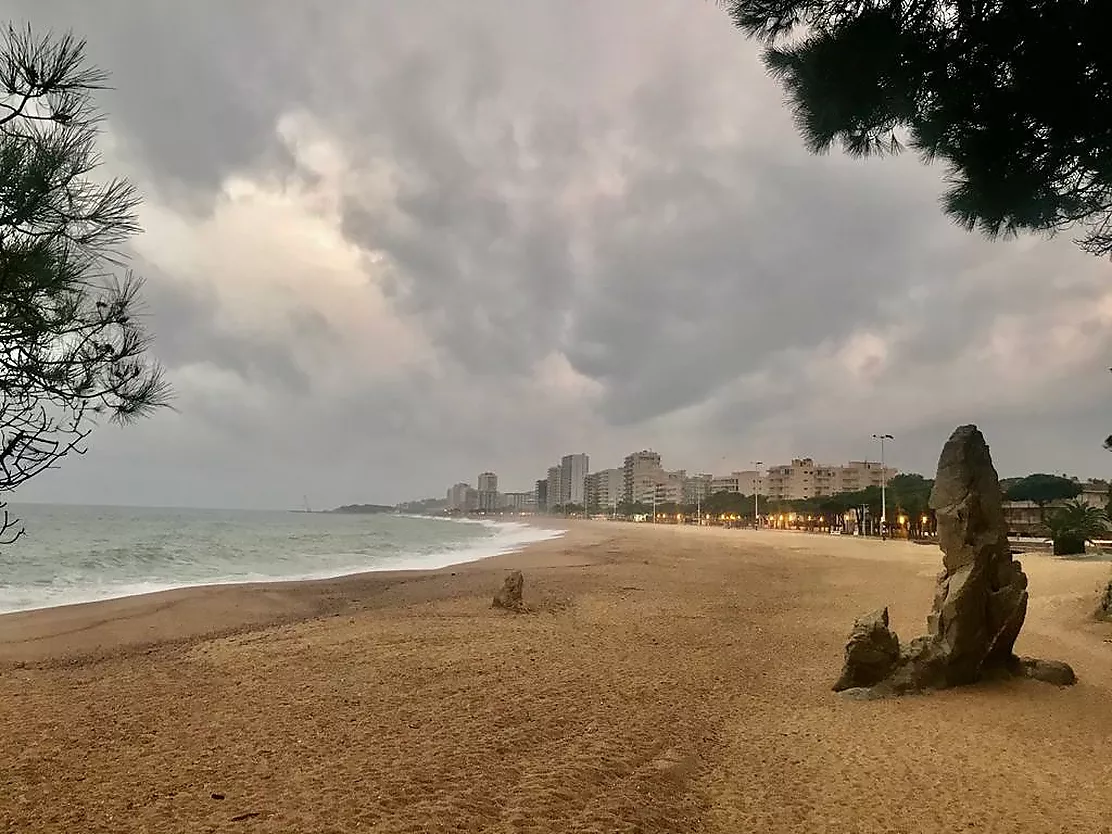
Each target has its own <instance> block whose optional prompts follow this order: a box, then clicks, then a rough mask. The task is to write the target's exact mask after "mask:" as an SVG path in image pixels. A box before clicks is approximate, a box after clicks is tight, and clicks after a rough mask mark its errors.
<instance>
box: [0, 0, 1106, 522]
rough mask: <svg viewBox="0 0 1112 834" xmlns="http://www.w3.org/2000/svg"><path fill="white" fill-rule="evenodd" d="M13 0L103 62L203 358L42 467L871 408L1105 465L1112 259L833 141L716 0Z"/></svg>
mask: <svg viewBox="0 0 1112 834" xmlns="http://www.w3.org/2000/svg"><path fill="white" fill-rule="evenodd" d="M0 7H2V8H4V9H5V10H7V11H8V13H9V15H10V16H12V17H14V18H17V19H24V20H30V21H31V22H32V23H34V24H35V25H36V26H37V27H40V28H41V27H47V26H51V27H55V28H68V27H72V28H73V29H74V30H75V31H76V32H77V33H78V34H79V35H82V36H84V37H87V38H88V39H89V43H90V52H91V55H92V57H93V58H94V59H95V60H96V61H97V62H98V63H99V64H101V65H102V66H104V67H105V68H107V69H109V70H111V71H112V73H113V83H114V86H115V88H116V89H115V91H113V92H111V93H106V94H105V96H104V99H103V104H104V107H105V109H106V110H108V111H109V113H110V121H109V126H110V129H111V132H112V135H113V137H114V138H115V139H116V140H117V143H118V144H117V147H115V148H114V149H113V150H112V152H111V154H110V157H111V159H110V162H111V163H112V164H115V165H118V166H120V167H121V169H122V170H126V171H127V172H128V173H129V174H130V175H131V176H132V177H133V178H134V179H135V180H136V182H137V184H138V185H139V187H140V188H141V190H143V191H144V192H145V193H146V194H148V196H149V200H148V208H149V210H150V211H149V213H148V214H145V215H144V222H145V223H146V225H147V226H148V230H149V231H148V238H146V240H147V241H150V242H149V243H148V244H147V245H146V248H143V249H142V251H143V253H144V259H143V260H141V261H140V262H139V263H137V267H138V268H139V269H140V271H142V272H144V273H145V274H147V276H148V291H147V296H148V301H149V306H150V309H151V319H152V327H153V329H154V330H155V331H156V332H157V333H158V336H159V339H158V343H157V351H158V353H159V355H160V357H161V358H162V359H163V360H164V361H165V362H166V363H167V365H168V367H169V368H170V371H171V375H172V376H173V377H174V378H175V381H176V382H177V383H178V387H179V389H180V391H181V398H180V400H179V403H178V407H179V412H178V413H177V414H174V415H167V416H162V417H159V418H156V419H155V420H153V421H151V422H150V423H149V424H146V425H144V426H142V427H139V428H136V429H132V430H130V431H128V432H117V431H115V430H106V431H105V432H103V433H102V434H99V435H97V436H96V438H95V440H94V444H93V447H92V449H91V450H90V453H89V455H88V456H87V457H85V458H83V459H81V460H80V461H79V462H72V463H67V465H66V466H65V467H63V469H61V470H59V471H57V472H53V473H50V475H49V476H47V477H45V478H43V479H41V480H40V482H38V483H36V484H32V485H29V487H28V494H27V497H31V498H35V497H52V498H59V497H62V498H66V499H67V500H94V499H98V498H99V499H101V500H106V499H109V498H110V499H111V500H114V501H119V502H142V503H149V502H154V503H186V504H205V503H208V504H228V505H251V506H275V505H276V506H281V505H284V504H289V503H299V502H300V496H301V494H302V493H310V494H311V495H313V496H315V498H314V501H315V502H316V503H319V504H325V503H341V502H346V501H351V500H397V499H400V498H404V497H410V496H415V495H421V494H427V493H438V492H440V491H441V490H442V488H443V487H444V486H446V485H447V484H448V483H451V482H453V481H455V480H458V479H461V478H462V479H467V478H473V477H474V474H475V473H476V472H478V471H480V470H482V469H486V468H495V469H497V470H498V471H499V472H500V473H501V474H502V476H503V482H504V483H506V484H507V485H511V486H517V487H520V488H525V487H526V486H527V484H529V483H530V482H531V481H532V479H534V478H536V477H539V476H540V475H542V474H543V470H544V467H545V466H546V465H547V464H548V463H549V462H550V460H551V459H552V458H554V457H555V456H557V455H559V454H561V453H565V452H568V451H572V450H574V451H578V450H581V449H585V450H587V451H588V452H590V453H591V454H592V458H593V463H594V465H596V466H604V465H612V464H614V463H616V462H617V461H618V460H619V459H620V457H621V455H623V454H624V453H626V452H627V451H629V450H630V449H631V448H641V447H643V446H646V445H654V446H656V447H657V448H659V449H660V451H662V452H663V453H664V454H665V456H666V464H668V465H673V466H686V467H687V468H690V469H716V468H718V467H723V468H725V467H728V466H732V465H733V466H736V465H745V464H746V463H747V461H748V460H750V459H752V458H754V457H760V458H764V459H765V460H769V459H770V458H778V457H789V456H791V455H804V454H812V455H814V456H816V457H820V458H823V459H830V460H838V459H846V458H849V457H861V456H863V455H866V454H869V452H870V448H871V444H870V442H869V439H868V438H869V436H870V435H871V434H872V432H873V431H876V430H877V429H878V428H885V429H886V430H890V431H893V433H896V434H897V436H898V438H899V440H898V443H897V444H896V446H895V447H894V451H893V454H894V455H895V456H896V457H895V460H896V463H897V465H899V466H901V467H904V468H913V469H929V468H930V467H932V466H933V465H934V462H935V458H936V455H937V451H938V448H939V445H940V443H941V442H942V440H943V439H944V438H945V435H946V434H947V433H948V431H949V430H950V429H951V428H952V426H953V425H954V424H956V423H957V422H964V421H967V420H970V419H972V420H977V421H980V422H982V423H983V424H984V427H985V429H986V431H987V432H988V436H989V441H990V442H991V443H993V445H994V452H996V454H997V456H998V462H999V464H1000V468H1001V469H1002V470H1003V471H1007V472H1019V471H1024V470H1026V469H1051V470H1071V471H1077V472H1079V473H1081V474H1098V473H1099V472H1100V471H1101V469H1102V468H1103V467H1102V458H1101V457H1100V455H1101V453H1100V451H1099V442H1100V439H1101V438H1103V437H1104V435H1105V434H1107V428H1108V427H1107V426H1105V425H1104V424H1103V421H1104V414H1103V411H1104V404H1105V403H1106V400H1105V399H1104V396H1105V395H1104V388H1105V387H1106V382H1107V380H1106V376H1105V375H1106V371H1104V370H1103V369H1104V364H1107V363H1106V362H1105V358H1104V357H1107V356H1108V353H1109V349H1110V348H1112V345H1110V344H1109V337H1108V336H1107V333H1108V332H1109V328H1108V325H1109V323H1112V297H1108V296H1107V294H1106V292H1105V289H1104V276H1105V274H1106V265H1105V264H1101V263H1099V262H1095V261H1093V260H1091V259H1088V258H1086V257H1085V256H1083V255H1080V254H1079V253H1077V252H1076V251H1074V250H1073V248H1072V247H1071V246H1070V243H1069V241H1068V240H1057V241H1048V242H1045V241H1030V240H1022V241H1016V242H1011V243H998V244H990V243H987V242H985V241H981V240H979V239H977V238H975V237H972V236H969V235H967V234H965V233H964V232H962V231H960V230H959V229H957V228H955V227H953V226H951V225H950V224H949V223H948V222H947V221H946V220H945V219H943V218H942V216H941V215H940V212H939V210H938V206H937V195H938V193H939V191H940V177H941V175H942V172H941V171H939V170H937V169H930V168H924V167H922V166H921V165H919V164H918V162H917V161H916V160H914V159H912V158H898V159H895V160H886V161H883V162H853V161H850V160H847V159H845V158H843V157H840V156H838V155H836V154H835V155H831V156H827V157H811V156H808V155H807V154H806V152H805V151H804V150H803V148H802V144H801V142H800V141H799V140H798V138H797V137H796V135H795V132H794V129H793V127H792V124H791V120H790V116H789V114H788V113H787V112H786V110H785V108H784V106H783V104H782V94H781V91H780V90H779V89H777V87H776V86H775V85H774V84H773V83H772V82H771V81H770V80H769V79H767V78H766V77H765V76H764V73H763V71H762V69H761V67H760V64H759V61H758V60H757V54H756V50H755V49H754V48H753V46H752V45H750V44H747V43H746V42H745V41H743V40H742V39H741V38H740V37H739V36H738V35H737V33H736V32H734V31H733V30H732V29H731V28H730V26H729V23H728V20H726V19H725V17H724V16H723V15H722V13H721V11H720V10H718V9H717V8H715V7H714V4H698V3H695V4H692V3H690V2H689V0H666V2H661V3H657V4H653V6H652V8H651V9H648V8H646V6H645V5H644V4H643V3H638V2H635V0H622V2H616V3H606V4H602V3H594V2H588V0H577V1H576V2H570V3H562V4H555V3H550V4H540V3H528V4H522V3H510V2H508V0H484V1H483V2H475V3H469V4H466V6H459V5H458V4H454V3H451V2H447V0H443V2H435V3H422V4H406V5H405V6H404V7H403V6H402V5H399V4H396V3H387V2H369V1H366V0H361V1H360V2H355V0H350V2H342V0H335V1H334V2H329V3H324V2H305V3H299V4H296V5H289V4H273V3H267V2H263V0H250V1H249V2H248V1H247V0H245V2H241V3H237V4H235V5H234V6H233V7H231V8H229V7H228V6H227V5H226V4H219V5H218V4H216V3H215V2H211V1H210V2H200V3H194V4H172V3H169V2H152V3H147V4H141V5H136V4H134V3H124V2H123V0H115V2H104V3H99V4H89V3H84V2H80V3H79V2H76V0H70V2H62V0H59V2H55V3H51V4H48V5H47V6H43V5H42V4H40V3H32V2H30V0H3V2H0ZM291 125H292V127H291ZM299 131H300V132H299ZM291 137H292V138H291ZM260 195H261V196H260ZM105 472H108V473H109V474H108V475H106V474H105Z"/></svg>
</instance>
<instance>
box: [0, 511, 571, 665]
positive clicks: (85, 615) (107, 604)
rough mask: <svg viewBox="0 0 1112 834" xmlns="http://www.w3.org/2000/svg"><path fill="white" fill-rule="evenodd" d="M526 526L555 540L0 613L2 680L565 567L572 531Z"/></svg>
mask: <svg viewBox="0 0 1112 834" xmlns="http://www.w3.org/2000/svg"><path fill="white" fill-rule="evenodd" d="M514 523H516V524H526V523H525V522H514ZM526 526H530V527H536V528H539V529H543V530H550V531H553V532H554V535H551V536H549V537H547V538H543V539H537V540H533V541H529V542H524V543H521V544H520V545H517V546H515V547H514V548H513V549H510V550H500V551H498V552H497V553H491V554H489V555H486V556H479V557H477V558H473V559H467V560H465V561H462V562H452V563H449V564H445V565H441V566H439V567H428V568H406V569H382V570H363V571H356V572H354V573H345V574H341V575H338V576H330V577H321V578H318V579H278V580H268V581H257V582H239V581H231V582H214V583H204V584H200V585H184V586H180V587H175V588H166V589H163V590H153V591H146V592H142V593H137V594H127V595H124V596H118V597H107V598H104V599H94V600H89V601H86V602H73V603H64V604H61V605H52V606H46V607H43V608H31V609H24V610H21V611H9V612H5V613H0V673H2V672H3V671H4V670H5V669H6V668H10V667H12V666H21V665H26V664H35V663H43V664H53V663H67V662H73V661H75V660H76V659H78V658H83V659H86V660H91V661H96V660H101V659H104V658H106V657H109V656H113V655H116V654H119V653H128V652H130V651H133V650H138V649H144V650H145V649H149V648H150V647H152V646H162V645H177V644H181V643H189V642H193V641H196V640H201V639H207V638H212V637H216V636H231V635H234V634H239V633H243V632H245V631H253V630H257V629H262V628H268V627H271V626H275V625H283V624H290V623H296V622H302V621H305V620H310V619H315V618H319V617H324V616H335V615H338V614H339V613H341V612H343V611H346V610H347V609H349V608H351V607H352V606H351V605H350V604H349V600H350V598H351V597H352V596H363V597H367V598H373V597H375V596H376V595H380V594H384V593H386V592H388V591H390V590H391V589H393V588H395V587H397V586H404V585H406V584H422V583H427V582H428V581H429V580H433V579H437V578H443V577H456V576H458V575H459V574H460V573H467V574H474V573H488V572H494V571H504V570H509V569H512V568H515V567H528V568H543V567H545V566H546V564H547V563H552V564H557V565H558V564H560V559H559V558H558V554H559V553H560V552H561V549H560V543H561V542H564V541H565V539H566V538H567V537H568V533H569V528H568V527H567V526H566V525H561V526H555V525H537V524H526ZM493 593H494V586H492V588H491V594H493ZM194 606H196V607H198V608H202V609H204V610H205V612H206V614H207V616H206V617H205V619H204V620H203V621H202V623H199V624H197V625H196V626H194V627H192V628H188V627H186V628H182V627H181V626H180V624H179V620H178V619H177V615H178V614H179V613H181V612H183V611H184V610H188V609H190V608H192V607H194Z"/></svg>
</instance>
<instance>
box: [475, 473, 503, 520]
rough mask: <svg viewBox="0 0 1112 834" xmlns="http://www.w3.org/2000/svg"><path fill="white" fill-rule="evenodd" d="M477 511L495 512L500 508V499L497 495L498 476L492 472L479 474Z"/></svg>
mask: <svg viewBox="0 0 1112 834" xmlns="http://www.w3.org/2000/svg"><path fill="white" fill-rule="evenodd" d="M478 493H479V498H478V502H479V507H478V508H479V509H480V510H487V511H490V510H497V509H499V508H500V507H501V506H502V499H501V498H500V497H499V495H498V476H497V475H495V474H494V473H493V472H482V473H480V474H479V489H478Z"/></svg>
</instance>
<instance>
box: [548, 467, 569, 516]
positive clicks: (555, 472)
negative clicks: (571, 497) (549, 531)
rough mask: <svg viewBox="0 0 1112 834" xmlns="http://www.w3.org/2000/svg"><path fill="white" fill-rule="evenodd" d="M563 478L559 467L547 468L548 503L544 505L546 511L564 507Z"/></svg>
mask: <svg viewBox="0 0 1112 834" xmlns="http://www.w3.org/2000/svg"><path fill="white" fill-rule="evenodd" d="M563 495H564V477H563V471H562V469H561V468H560V467H559V466H550V467H548V501H547V502H546V503H545V505H544V508H545V509H546V510H554V509H556V508H557V507H562V506H563V505H564V501H563Z"/></svg>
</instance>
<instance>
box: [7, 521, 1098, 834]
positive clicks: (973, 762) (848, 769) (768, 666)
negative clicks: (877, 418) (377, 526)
mask: <svg viewBox="0 0 1112 834" xmlns="http://www.w3.org/2000/svg"><path fill="white" fill-rule="evenodd" d="M1023 563H1024V568H1025V570H1026V571H1027V573H1028V576H1029V577H1030V583H1031V593H1032V599H1031V605H1030V611H1029V614H1028V617H1027V624H1026V626H1025V628H1024V631H1023V634H1022V636H1021V637H1020V641H1019V645H1018V647H1017V648H1018V650H1019V651H1020V652H1021V653H1024V654H1033V655H1037V656H1041V657H1047V658H1059V659H1063V660H1067V661H1068V662H1069V663H1071V664H1072V665H1073V666H1074V668H1075V669H1076V671H1077V673H1078V676H1079V678H1080V683H1079V684H1078V685H1077V686H1075V687H1073V688H1070V689H1058V688H1056V687H1054V686H1050V685H1047V684H1043V683H1039V682H1036V681H1029V680H1022V681H1020V680H1017V681H1011V682H1006V683H994V684H990V685H983V686H977V687H973V688H967V689H962V690H952V691H948V692H944V693H938V694H933V695H930V696H925V697H914V698H906V699H901V700H891V701H874V702H852V701H843V700H841V699H839V698H837V697H835V696H834V694H833V693H832V692H831V691H830V684H831V683H832V681H833V680H834V678H835V677H836V675H837V673H838V670H839V668H840V664H841V653H842V648H843V645H844V642H845V638H846V634H847V632H848V630H849V627H850V625H851V623H852V620H853V618H854V616H855V615H857V614H861V613H864V612H866V611H867V610H870V609H873V608H876V607H879V606H881V605H884V604H888V605H890V606H891V615H892V622H893V626H894V627H895V628H896V629H897V630H898V631H899V633H900V635H901V637H902V638H903V639H909V638H911V637H913V636H915V635H916V634H919V633H922V631H923V630H924V618H925V616H926V613H927V611H928V609H929V606H930V600H931V593H932V585H933V577H934V575H935V573H936V571H937V568H938V564H939V553H938V551H937V549H935V548H933V547H926V546H917V545H912V544H907V543H902V542H886V543H881V542H875V541H868V542H862V541H857V540H853V539H846V538H842V537H834V536H809V535H805V534H792V533H775V532H761V533H757V532H753V531H734V530H718V529H696V528H676V527H661V528H653V527H651V526H647V525H640V526H634V525H624V524H609V523H601V522H599V523H590V522H583V523H577V524H572V525H571V526H570V529H569V531H568V534H567V535H566V536H565V537H564V538H562V539H557V540H554V541H550V542H544V543H541V544H538V545H535V546H533V547H530V548H529V549H528V550H526V551H525V552H523V553H519V554H513V555H507V556H500V557H496V558H493V559H488V560H484V561H481V562H477V563H472V564H468V565H461V566H458V567H454V568H447V569H444V570H440V571H435V572H429V573H411V574H371V575H364V576H359V577H351V578H347V579H341V580H328V581H323V582H312V583H296V584H295V583H290V584H281V585H267V586H221V587H212V588H202V589H191V590H185V591H172V592H167V593H162V594H156V595H152V596H147V597H136V598H131V599H125V600H117V601H111V602H105V603H94V604H89V605H83V606H73V607H69V608H61V609H51V610H47V611H39V612H30V613H23V614H11V615H6V616H3V617H0V733H2V738H3V751H4V755H3V757H2V758H0V826H3V830H5V831H10V832H38V831H59V832H61V831H65V832H131V831H136V832H138V831H143V832H163V831H165V832H222V831H244V832H348V831H368V832H391V834H396V833H397V832H440V831H444V832H449V831H451V832H534V831H535V832H564V831H575V832H722V834H727V833H728V834H738V833H739V832H750V831H752V832H787V831H792V832H827V831H829V832H870V834H873V833H874V832H947V833H948V834H950V833H952V832H957V831H978V832H1001V834H1003V832H1008V834H1012V832H1017V831H1023V832H1077V831H1084V832H1091V833H1092V834H1096V832H1112V801H1110V799H1109V796H1110V795H1112V756H1110V755H1109V751H1110V750H1112V710H1110V709H1109V705H1110V704H1112V625H1105V624H1099V623H1096V622H1093V621H1092V619H1091V617H1090V614H1091V611H1092V609H1093V607H1094V604H1095V600H1096V592H1097V588H1098V586H1099V585H1100V584H1101V583H1102V582H1103V581H1107V579H1108V577H1109V575H1110V573H1112V567H1110V565H1109V563H1108V562H1096V561H1092V562H1090V561H1063V560H1056V559H1054V558H1052V557H1050V556H1045V555H1029V556H1026V557H1025V558H1024V559H1023ZM511 567H521V568H522V569H523V570H524V572H525V578H526V585H525V596H526V601H527V602H528V603H529V604H530V605H531V606H532V607H533V608H534V612H533V613H531V614H524V615H515V614H510V613H506V612H500V611H496V610H491V608H490V598H491V595H492V593H493V591H494V590H495V589H496V588H497V586H498V585H499V584H500V582H501V579H502V577H503V576H504V575H505V572H506V570H507V569H508V568H511Z"/></svg>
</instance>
